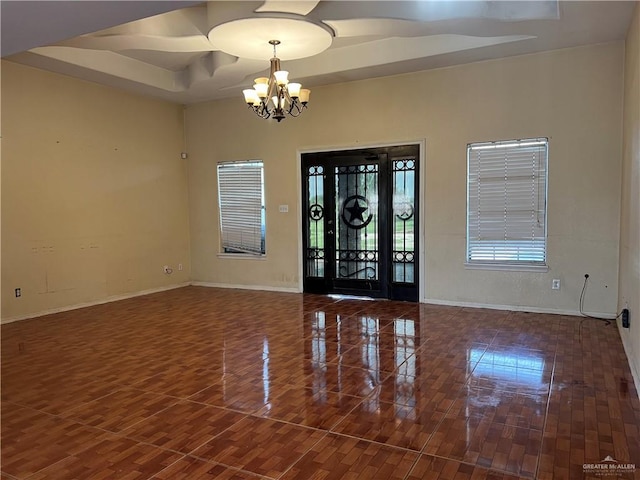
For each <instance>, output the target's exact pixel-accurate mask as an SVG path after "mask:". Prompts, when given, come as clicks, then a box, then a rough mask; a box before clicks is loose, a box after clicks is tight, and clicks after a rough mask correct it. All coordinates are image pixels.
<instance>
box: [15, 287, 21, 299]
mask: <svg viewBox="0 0 640 480" xmlns="http://www.w3.org/2000/svg"><path fill="white" fill-rule="evenodd" d="M15 291H16V298H18V297H21V296H22V289H21V288H16V290H15Z"/></svg>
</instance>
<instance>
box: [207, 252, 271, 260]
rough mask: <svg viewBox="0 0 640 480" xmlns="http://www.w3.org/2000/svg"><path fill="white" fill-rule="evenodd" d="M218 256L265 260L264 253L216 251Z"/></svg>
mask: <svg viewBox="0 0 640 480" xmlns="http://www.w3.org/2000/svg"><path fill="white" fill-rule="evenodd" d="M218 258H228V259H234V260H266V259H267V256H266V255H252V254H250V253H223V252H221V253H218Z"/></svg>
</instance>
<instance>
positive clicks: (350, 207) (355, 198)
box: [340, 195, 373, 230]
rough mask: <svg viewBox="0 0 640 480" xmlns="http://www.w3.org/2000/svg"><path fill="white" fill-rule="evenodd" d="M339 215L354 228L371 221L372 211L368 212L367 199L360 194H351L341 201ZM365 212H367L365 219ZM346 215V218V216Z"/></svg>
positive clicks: (359, 227)
mask: <svg viewBox="0 0 640 480" xmlns="http://www.w3.org/2000/svg"><path fill="white" fill-rule="evenodd" d="M341 210H342V211H341V213H340V216H341V217H342V221H343V222H344V223H345V224H346V225H347V226H348V227H349V228H353V229H354V230H359V229H361V228H365V227H366V226H367V225H369V223H370V222H371V219H372V218H373V213H371V212H369V201H368V200H367V199H366V198H365V197H363V196H362V195H351V196H350V197H347V199H346V200H345V201H344V202H343V203H342V209H341ZM365 212H369V215H368V216H367V218H366V220H365V218H364V217H365V215H364V214H365ZM347 217H348V218H347Z"/></svg>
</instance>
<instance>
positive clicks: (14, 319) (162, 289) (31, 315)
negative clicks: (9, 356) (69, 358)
mask: <svg viewBox="0 0 640 480" xmlns="http://www.w3.org/2000/svg"><path fill="white" fill-rule="evenodd" d="M189 285H190V284H189V282H184V283H179V284H173V285H167V286H164V287H158V288H150V289H148V290H141V291H138V292H133V293H124V294H121V295H112V296H110V297H106V298H103V299H100V300H95V301H93V302H85V303H77V304H75V305H68V306H66V307H59V308H52V309H49V310H43V311H41V312H36V313H29V314H27V315H18V316H15V317H9V318H3V319H2V320H0V324H5V323H12V322H18V321H20V320H28V319H30V318H36V317H43V316H45V315H52V314H54V313H61V312H68V311H70V310H77V309H79V308H86V307H93V306H94V305H103V304H105V303H111V302H117V301H118V300H126V299H127V298H134V297H141V296H143V295H150V294H152V293H158V292H165V291H167V290H174V289H176V288H181V287H188V286H189Z"/></svg>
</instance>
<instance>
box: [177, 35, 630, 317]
mask: <svg viewBox="0 0 640 480" xmlns="http://www.w3.org/2000/svg"><path fill="white" fill-rule="evenodd" d="M623 53H624V49H623V44H622V43H613V44H606V45H597V46H590V47H582V48H575V49H566V50H559V51H553V52H547V53H542V54H535V55H527V56H521V57H513V58H507V59H500V60H495V61H488V62H481V63H476V64H470V65H464V66H458V67H452V68H444V69H440V70H434V71H427V72H421V73H416V74H410V75H404V76H397V77H388V78H382V79H373V80H368V81H362V82H353V83H345V84H340V85H332V86H326V87H319V88H314V89H313V91H312V96H311V103H310V109H309V111H307V112H306V113H305V114H304V115H303V116H302V117H301V118H298V119H285V120H284V121H283V122H282V123H281V124H276V123H275V122H273V121H264V120H260V119H258V118H257V117H255V116H254V115H253V114H252V113H251V112H249V111H247V110H246V107H244V106H243V103H242V100H241V97H240V94H239V95H238V98H236V99H232V100H226V101H220V102H211V103H205V104H198V105H194V106H190V107H189V108H188V110H187V132H188V134H187V138H188V147H189V154H190V157H189V197H190V201H189V205H190V219H191V255H192V259H193V261H192V280H194V281H197V282H204V283H212V284H227V285H229V284H230V285H243V286H247V287H269V288H281V289H297V288H299V285H300V278H299V273H298V272H299V241H298V231H299V216H300V211H299V192H300V188H299V185H298V183H299V178H298V175H299V174H298V170H299V158H298V153H299V152H300V151H307V150H309V149H313V148H317V149H326V148H333V147H354V148H357V147H361V146H363V145H364V146H366V145H377V144H386V143H396V142H397V143H403V142H407V141H416V140H425V142H426V163H425V164H424V165H422V168H423V169H424V172H425V175H426V190H425V192H424V195H425V198H424V201H425V205H426V212H425V214H426V215H425V231H426V244H425V246H426V258H425V259H424V262H423V265H422V267H423V268H424V269H425V275H426V284H425V285H424V286H423V289H424V291H423V296H424V297H426V299H427V300H429V301H434V302H444V303H447V302H453V303H468V304H476V305H477V304H486V305H496V306H508V307H512V308H529V309H533V310H535V309H540V310H547V311H569V312H575V311H577V310H578V301H579V296H580V290H581V288H582V284H583V280H584V274H585V273H589V274H590V276H591V278H590V284H589V287H588V290H587V296H586V301H585V309H586V310H587V311H589V312H592V313H600V314H608V315H611V314H613V313H614V312H615V310H616V303H617V291H618V288H617V285H618V240H619V234H620V233H619V232H620V225H619V214H620V194H619V190H620V174H621V155H622V153H621V138H622V94H621V87H622V71H623V70H622V65H623ZM291 76H292V78H295V72H291ZM538 136H546V137H549V139H550V160H549V207H548V209H549V215H548V218H549V220H548V223H549V228H548V230H549V237H548V264H549V271H548V272H546V273H539V272H504V271H501V272H496V271H485V270H466V269H465V268H464V257H465V216H466V210H465V209H466V199H465V195H466V177H465V176H466V160H465V148H466V144H467V143H468V142H479V141H488V140H502V139H515V138H522V137H538ZM245 159H262V160H264V163H265V177H266V187H265V188H266V203H267V205H266V207H267V256H266V259H264V260H236V259H228V258H219V257H218V256H217V253H218V252H219V249H220V247H219V236H218V214H217V209H216V202H217V200H216V199H217V191H216V171H215V168H216V163H217V162H219V161H223V160H245ZM282 204H287V205H289V213H279V212H278V206H279V205H282ZM553 278H558V279H560V280H561V285H562V287H561V289H560V291H553V290H551V280H552V279H553Z"/></svg>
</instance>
